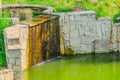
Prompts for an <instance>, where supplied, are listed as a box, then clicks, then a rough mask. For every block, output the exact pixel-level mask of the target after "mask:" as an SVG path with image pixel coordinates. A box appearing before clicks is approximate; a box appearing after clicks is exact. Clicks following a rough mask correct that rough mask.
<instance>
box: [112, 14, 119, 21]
mask: <svg viewBox="0 0 120 80" xmlns="http://www.w3.org/2000/svg"><path fill="white" fill-rule="evenodd" d="M118 17H119V20H117V18H118ZM113 22H120V13H117V14H116V15H114V16H113Z"/></svg>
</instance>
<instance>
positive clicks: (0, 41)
mask: <svg viewBox="0 0 120 80" xmlns="http://www.w3.org/2000/svg"><path fill="white" fill-rule="evenodd" d="M8 16H9V15H8V12H7V11H4V12H3V15H2V16H1V17H0V66H5V65H6V58H5V47H4V35H3V30H4V28H6V27H7V26H9V24H10V21H9V20H7V19H5V18H7V17H8Z"/></svg>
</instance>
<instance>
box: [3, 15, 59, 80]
mask: <svg viewBox="0 0 120 80" xmlns="http://www.w3.org/2000/svg"><path fill="white" fill-rule="evenodd" d="M46 17H47V18H46ZM39 19H40V20H39ZM34 20H36V22H35V23H34ZM34 20H33V22H32V21H31V23H32V24H31V23H30V22H28V21H27V20H26V21H24V22H21V23H19V24H16V25H14V26H11V27H8V28H6V29H5V31H4V39H5V47H6V48H5V49H6V59H7V67H8V68H10V69H13V71H14V80H23V79H22V71H24V70H25V69H27V68H29V67H31V66H33V65H36V64H37V63H40V62H42V61H44V60H46V59H50V58H53V57H56V56H58V55H59V54H60V48H59V44H60V41H59V17H58V16H56V15H45V16H41V17H39V18H35V19H34ZM37 20H38V21H37Z"/></svg>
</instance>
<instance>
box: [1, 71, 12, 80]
mask: <svg viewBox="0 0 120 80" xmlns="http://www.w3.org/2000/svg"><path fill="white" fill-rule="evenodd" d="M0 80H13V70H11V69H3V70H1V71H0Z"/></svg>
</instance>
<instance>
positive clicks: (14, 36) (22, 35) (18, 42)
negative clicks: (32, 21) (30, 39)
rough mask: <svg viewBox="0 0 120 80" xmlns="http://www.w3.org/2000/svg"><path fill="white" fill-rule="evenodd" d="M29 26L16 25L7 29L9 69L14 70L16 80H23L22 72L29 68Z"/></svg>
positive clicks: (6, 42) (6, 41) (6, 40)
mask: <svg viewBox="0 0 120 80" xmlns="http://www.w3.org/2000/svg"><path fill="white" fill-rule="evenodd" d="M27 27H28V25H15V26H11V27H8V28H6V29H5V33H4V36H5V44H6V45H5V46H6V59H7V67H8V68H10V69H13V71H14V80H21V71H23V70H24V69H26V68H27V64H26V63H27V54H26V53H27V50H26V45H27V36H28V28H27Z"/></svg>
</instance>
